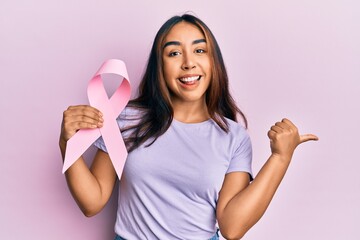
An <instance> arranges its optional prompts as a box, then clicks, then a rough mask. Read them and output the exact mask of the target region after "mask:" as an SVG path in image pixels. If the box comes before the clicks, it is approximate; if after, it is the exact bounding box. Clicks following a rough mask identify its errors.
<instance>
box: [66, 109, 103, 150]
mask: <svg viewBox="0 0 360 240" xmlns="http://www.w3.org/2000/svg"><path fill="white" fill-rule="evenodd" d="M103 122H104V120H103V118H102V113H101V112H100V111H99V110H97V109H96V108H94V107H91V106H88V105H78V106H70V107H68V109H66V110H65V111H64V113H63V119H62V124H61V133H60V147H64V146H65V145H66V142H67V141H68V140H69V139H70V138H71V137H72V136H73V135H74V134H75V133H76V132H77V131H78V130H80V129H85V128H100V127H102V126H103Z"/></svg>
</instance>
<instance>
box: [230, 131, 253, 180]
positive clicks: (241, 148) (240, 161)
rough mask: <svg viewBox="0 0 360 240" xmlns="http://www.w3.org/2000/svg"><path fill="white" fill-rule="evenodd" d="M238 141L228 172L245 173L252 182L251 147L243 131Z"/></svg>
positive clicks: (247, 136) (248, 138) (249, 140)
mask: <svg viewBox="0 0 360 240" xmlns="http://www.w3.org/2000/svg"><path fill="white" fill-rule="evenodd" d="M239 135H240V136H241V139H240V141H239V142H238V143H237V146H236V148H235V152H234V154H233V156H232V158H231V161H230V164H229V167H228V170H227V172H226V173H230V172H247V173H249V175H250V179H251V180H253V174H252V167H251V164H252V145H251V139H250V136H249V134H248V133H247V132H246V130H245V129H243V131H242V133H241V134H239Z"/></svg>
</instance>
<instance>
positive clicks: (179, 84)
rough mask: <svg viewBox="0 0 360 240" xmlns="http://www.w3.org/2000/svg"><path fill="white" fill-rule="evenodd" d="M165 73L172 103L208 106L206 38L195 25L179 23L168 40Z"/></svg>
mask: <svg viewBox="0 0 360 240" xmlns="http://www.w3.org/2000/svg"><path fill="white" fill-rule="evenodd" d="M162 57H163V64H164V66H163V69H164V70H163V71H164V72H163V73H164V78H165V81H166V84H167V87H168V88H169V90H170V93H171V100H172V102H173V103H175V104H176V103H190V102H192V103H196V102H198V103H201V104H202V103H205V101H204V100H205V92H206V90H207V89H208V87H209V84H210V79H211V63H210V56H209V53H208V46H207V43H206V41H205V36H204V34H202V32H201V31H200V30H199V29H198V28H197V27H196V26H194V25H192V24H190V23H186V22H180V23H178V24H176V25H175V26H174V27H173V28H172V29H171V30H170V32H169V33H168V35H167V36H166V37H165V41H164V45H163V56H162Z"/></svg>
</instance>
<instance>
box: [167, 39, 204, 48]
mask: <svg viewBox="0 0 360 240" xmlns="http://www.w3.org/2000/svg"><path fill="white" fill-rule="evenodd" d="M203 42H204V43H206V40H205V39H203V38H202V39H197V40H194V41H193V42H192V44H193V45H194V44H198V43H203ZM171 45H174V46H180V45H181V43H180V42H179V41H170V42H166V43H165V44H164V47H163V49H164V48H166V47H167V46H171Z"/></svg>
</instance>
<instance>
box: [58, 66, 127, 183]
mask: <svg viewBox="0 0 360 240" xmlns="http://www.w3.org/2000/svg"><path fill="white" fill-rule="evenodd" d="M106 73H112V74H116V75H119V76H120V77H123V80H122V82H121V84H120V86H119V87H118V88H117V89H116V91H115V92H114V94H113V95H112V96H111V98H110V99H109V98H108V96H107V93H106V91H105V88H104V84H103V80H102V78H101V75H102V74H106ZM128 79H129V77H128V74H127V70H126V66H125V63H124V62H123V61H121V60H118V59H110V60H107V61H105V62H104V64H103V65H102V66H101V67H100V69H99V70H98V71H97V72H96V74H95V75H94V77H93V78H92V79H91V80H90V82H89V84H88V88H87V94H88V98H89V102H90V105H91V106H93V107H95V108H97V109H99V110H100V111H101V112H102V114H103V119H104V124H103V127H101V128H96V129H81V130H79V131H78V132H77V133H76V134H75V135H74V136H72V137H71V138H70V139H69V140H68V142H67V146H66V152H65V160H64V166H63V170H62V172H63V173H64V172H66V170H67V169H68V168H69V167H70V166H71V165H72V164H74V162H75V161H76V160H77V159H79V157H81V155H82V154H83V153H84V152H85V151H86V150H87V149H88V148H89V147H90V145H91V144H92V143H93V142H94V141H96V139H97V138H99V137H100V136H102V137H103V140H104V143H105V145H106V148H107V151H108V153H109V156H110V159H111V162H112V164H113V166H114V169H115V171H116V173H117V176H118V178H119V179H120V178H121V173H122V170H123V168H124V165H125V160H126V158H127V150H126V147H125V143H124V140H123V138H122V136H121V132H120V129H119V126H118V124H117V121H116V118H117V116H118V115H119V114H120V113H121V111H122V110H123V109H124V108H125V106H126V104H127V103H128V101H129V99H130V94H131V88H130V82H129V80H128Z"/></svg>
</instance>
